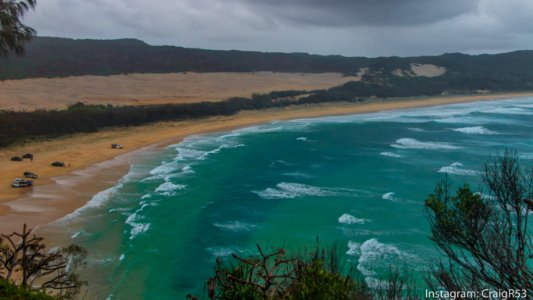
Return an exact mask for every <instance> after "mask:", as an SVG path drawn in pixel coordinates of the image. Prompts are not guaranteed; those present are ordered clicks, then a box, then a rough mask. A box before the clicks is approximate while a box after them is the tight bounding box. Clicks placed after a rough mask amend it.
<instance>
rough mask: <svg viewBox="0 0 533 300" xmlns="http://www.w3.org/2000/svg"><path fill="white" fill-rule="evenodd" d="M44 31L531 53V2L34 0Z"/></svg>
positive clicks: (322, 49) (184, 42)
mask: <svg viewBox="0 0 533 300" xmlns="http://www.w3.org/2000/svg"><path fill="white" fill-rule="evenodd" d="M26 22H27V23H28V24H29V25H30V26H33V27H34V28H35V29H37V31H38V33H39V35H42V36H60V37H72V38H97V39H108V38H125V37H128V38H138V39H141V40H144V41H146V42H148V43H150V44H154V45H176V46H183V47H195V48H208V49H239V50H259V51H280V52H309V53H316V54H341V55H347V56H371V57H375V56H391V55H400V56H409V55H432V54H442V53H445V52H464V53H472V54H477V53H498V52H507V51H513V50H518V49H533V1H532V0H149V1H146V0H38V1H37V7H36V10H35V11H34V12H31V13H29V14H28V16H27V17H26Z"/></svg>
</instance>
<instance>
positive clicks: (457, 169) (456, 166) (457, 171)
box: [438, 162, 479, 176]
mask: <svg viewBox="0 0 533 300" xmlns="http://www.w3.org/2000/svg"><path fill="white" fill-rule="evenodd" d="M462 166H463V164H462V163H460V162H454V163H452V164H451V165H449V166H445V167H442V168H440V169H439V171H438V172H439V173H448V174H454V175H461V176H476V175H478V174H479V172H477V171H474V170H469V169H462V168H461V167H462Z"/></svg>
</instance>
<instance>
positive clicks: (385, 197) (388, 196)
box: [381, 192, 398, 202]
mask: <svg viewBox="0 0 533 300" xmlns="http://www.w3.org/2000/svg"><path fill="white" fill-rule="evenodd" d="M381 199H383V200H389V201H392V202H398V199H397V198H396V197H394V192H388V193H385V194H383V196H381Z"/></svg>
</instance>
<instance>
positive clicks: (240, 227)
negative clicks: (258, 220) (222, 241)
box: [213, 221, 257, 232]
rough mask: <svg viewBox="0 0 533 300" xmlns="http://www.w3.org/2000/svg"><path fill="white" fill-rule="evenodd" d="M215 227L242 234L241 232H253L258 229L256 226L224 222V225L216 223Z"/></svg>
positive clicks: (237, 222)
mask: <svg viewBox="0 0 533 300" xmlns="http://www.w3.org/2000/svg"><path fill="white" fill-rule="evenodd" d="M213 226H215V227H218V228H220V229H222V230H227V231H233V232H241V231H251V230H253V229H254V228H256V227H257V225H255V224H250V223H244V222H239V221H232V222H224V223H214V224H213Z"/></svg>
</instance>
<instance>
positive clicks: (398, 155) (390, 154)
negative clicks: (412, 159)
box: [379, 152, 403, 158]
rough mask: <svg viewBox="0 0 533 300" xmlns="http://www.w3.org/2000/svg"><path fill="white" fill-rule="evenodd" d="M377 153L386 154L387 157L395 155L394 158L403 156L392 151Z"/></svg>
mask: <svg viewBox="0 0 533 300" xmlns="http://www.w3.org/2000/svg"><path fill="white" fill-rule="evenodd" d="M379 155H381V156H387V157H396V158H399V157H403V156H402V155H400V154H396V153H392V152H381V153H380V154H379Z"/></svg>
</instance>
